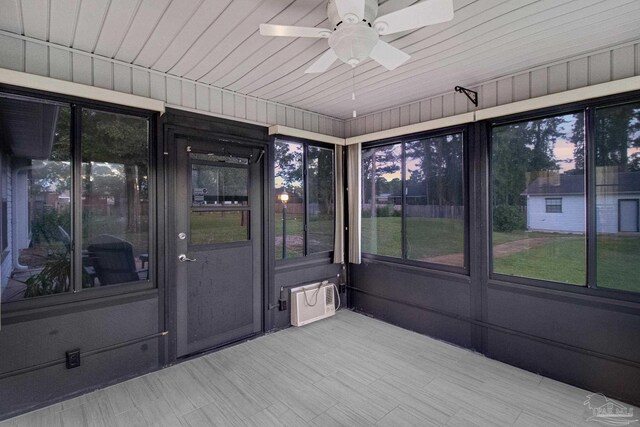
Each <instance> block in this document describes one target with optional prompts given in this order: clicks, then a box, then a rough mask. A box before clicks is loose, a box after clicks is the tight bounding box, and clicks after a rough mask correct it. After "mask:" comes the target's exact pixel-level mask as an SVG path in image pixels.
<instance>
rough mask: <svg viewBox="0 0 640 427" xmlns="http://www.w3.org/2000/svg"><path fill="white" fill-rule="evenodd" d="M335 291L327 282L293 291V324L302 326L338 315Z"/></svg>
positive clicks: (331, 284)
mask: <svg viewBox="0 0 640 427" xmlns="http://www.w3.org/2000/svg"><path fill="white" fill-rule="evenodd" d="M333 289H334V285H333V283H329V282H327V281H324V282H322V283H313V284H311V285H306V286H300V287H298V288H293V289H291V324H292V325H293V326H302V325H306V324H307V323H311V322H315V321H316V320H320V319H324V318H325V317H329V316H333V315H334V314H336V304H335V299H334V292H333Z"/></svg>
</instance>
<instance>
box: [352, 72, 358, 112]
mask: <svg viewBox="0 0 640 427" xmlns="http://www.w3.org/2000/svg"><path fill="white" fill-rule="evenodd" d="M351 68H353V74H352V76H353V78H352V81H353V89H352V91H351V100H352V101H353V118H354V119H355V118H356V117H358V113H357V112H356V66H355V65H353V66H352V67H351Z"/></svg>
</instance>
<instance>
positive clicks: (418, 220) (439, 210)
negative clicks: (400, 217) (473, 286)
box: [405, 134, 464, 267]
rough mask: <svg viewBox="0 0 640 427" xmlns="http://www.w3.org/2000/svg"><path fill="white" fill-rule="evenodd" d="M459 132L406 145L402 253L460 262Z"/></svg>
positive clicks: (461, 264)
mask: <svg viewBox="0 0 640 427" xmlns="http://www.w3.org/2000/svg"><path fill="white" fill-rule="evenodd" d="M462 140H463V138H462V134H453V135H446V136H440V137H436V138H425V139H422V140H419V141H412V142H408V143H406V144H405V158H406V160H405V161H406V166H405V167H406V172H405V174H406V175H405V176H406V206H405V209H406V210H405V216H406V240H407V258H408V259H412V260H417V261H428V262H433V263H438V264H446V265H453V266H457V267H464V192H463V186H464V174H463V158H462V157H463V156H462Z"/></svg>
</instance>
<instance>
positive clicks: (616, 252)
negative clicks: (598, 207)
mask: <svg viewBox="0 0 640 427" xmlns="http://www.w3.org/2000/svg"><path fill="white" fill-rule="evenodd" d="M639 264H640V236H616V235H605V234H602V235H599V236H598V267H597V274H598V286H600V287H601V288H612V289H621V290H625V291H633V292H640V277H638V273H637V272H636V268H637V266H638V265H639Z"/></svg>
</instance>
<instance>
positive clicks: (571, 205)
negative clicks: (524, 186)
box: [527, 193, 640, 233]
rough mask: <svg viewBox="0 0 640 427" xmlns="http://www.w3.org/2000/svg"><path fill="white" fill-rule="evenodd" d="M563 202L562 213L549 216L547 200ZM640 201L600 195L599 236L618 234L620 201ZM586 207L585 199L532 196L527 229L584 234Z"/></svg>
mask: <svg viewBox="0 0 640 427" xmlns="http://www.w3.org/2000/svg"><path fill="white" fill-rule="evenodd" d="M547 197H553V198H557V197H561V198H562V213H547V212H546V204H545V199H546V198H547ZM629 199H631V200H633V199H635V200H640V194H638V193H632V194H615V195H599V196H598V203H597V216H598V232H599V233H618V231H619V230H618V221H619V214H620V211H619V208H618V203H619V201H620V200H629ZM584 209H585V206H584V198H583V197H582V196H529V198H528V199H527V229H528V230H529V231H552V232H558V233H584V231H585V210H584Z"/></svg>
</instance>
